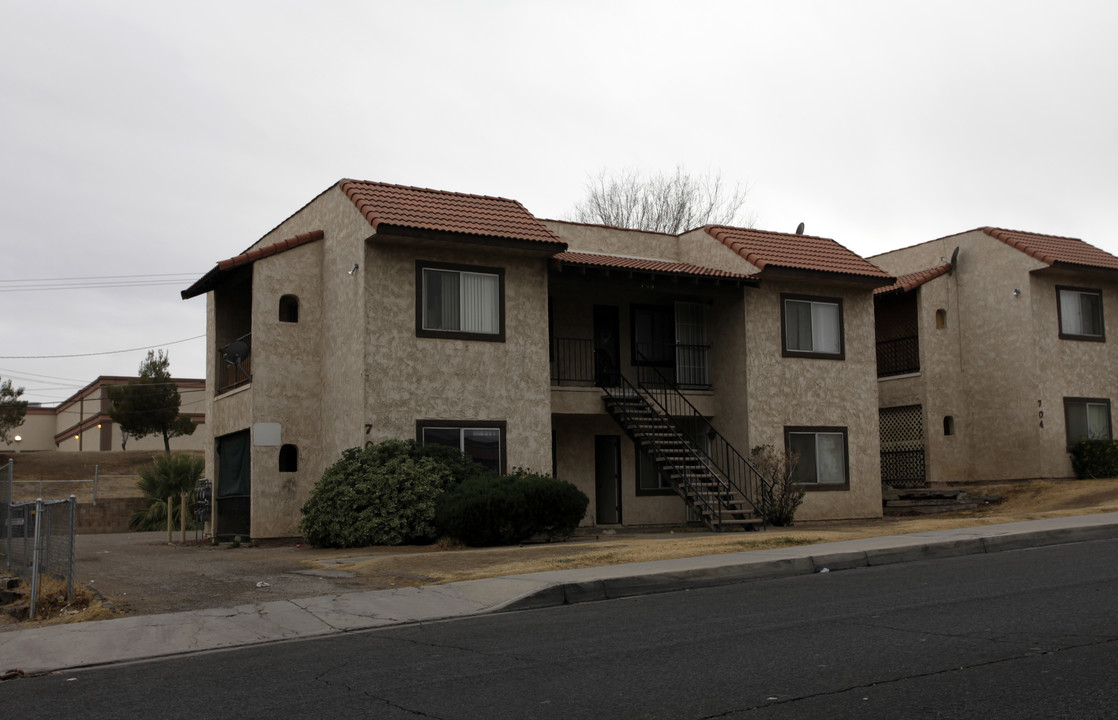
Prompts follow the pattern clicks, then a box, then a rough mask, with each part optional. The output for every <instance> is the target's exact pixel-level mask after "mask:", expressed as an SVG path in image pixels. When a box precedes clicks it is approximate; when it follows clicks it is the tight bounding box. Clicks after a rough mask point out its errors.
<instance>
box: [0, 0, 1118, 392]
mask: <svg viewBox="0 0 1118 720" xmlns="http://www.w3.org/2000/svg"><path fill="white" fill-rule="evenodd" d="M1116 16H1118V4H1115V3H1113V2H1076V1H1075V0H1071V1H1068V0H1064V1H1061V2H1058V3H1057V2H1051V3H1040V2H1027V1H1025V2H1023V1H1021V0H1016V1H1012V2H1010V1H1004V2H982V1H981V0H979V1H973V0H971V1H968V2H935V3H929V2H920V3H916V2H912V3H907V2H898V1H896V0H892V1H889V2H834V1H831V2H825V1H822V0H820V1H808V0H805V1H802V2H795V1H789V2H776V1H775V0H772V1H769V2H702V1H695V0H692V1H690V2H686V3H668V2H654V1H650V0H640V1H639V2H610V1H609V0H596V1H591V2H577V1H576V2H572V1H570V0H567V1H565V2H523V1H522V2H497V1H495V0H494V1H491V2H403V1H401V0H396V1H394V2H357V1H349V2H342V1H335V2H332V1H330V0H318V1H317V2H314V3H311V2H276V1H274V0H272V1H268V2H263V1H260V2H249V1H244V2H238V1H237V0H224V1H222V2H208V1H205V0H201V1H199V0H195V1H194V2H190V3H168V2H158V1H156V0H144V1H142V2H108V1H105V2H99V1H97V0H86V1H85V2H55V1H52V0H35V1H34V2H29V1H24V0H18V1H17V0H0V223H2V231H3V241H2V242H3V249H4V252H3V263H2V264H0V303H3V305H2V307H3V311H2V313H0V318H2V319H0V337H2V344H3V347H2V348H0V377H3V378H5V379H7V378H12V379H14V381H15V384H16V385H22V386H24V387H26V394H25V398H26V399H29V400H33V401H42V402H46V403H53V402H57V401H59V400H62V399H64V398H65V397H67V396H69V395H70V394H72V393H73V392H74V391H75V390H76V389H77V388H78V387H80V386H82V385H84V384H86V383H88V382H90V381H91V380H93V379H94V378H95V377H97V376H98V375H110V374H120V375H128V374H134V373H135V372H136V369H137V367H138V365H139V363H140V361H141V360H142V359H143V357H144V355H145V354H146V350H144V349H139V350H135V351H132V352H119V353H112V354H91V353H107V352H109V351H116V350H125V349H129V348H147V347H158V348H165V349H167V350H168V351H169V352H170V355H171V369H172V371H173V372H174V374H176V375H178V376H183V377H202V376H204V375H205V368H204V361H203V358H204V339H201V338H198V336H200V335H203V334H204V332H205V301H204V300H203V299H201V298H198V299H194V300H190V301H183V300H181V299H180V298H179V291H180V290H182V289H183V288H185V287H186V286H188V285H189V284H190V283H191V282H192V281H193V280H194V279H196V278H197V277H199V276H200V275H201V274H203V273H204V272H205V271H206V270H208V269H209V268H210V267H212V266H213V264H214V263H215V262H216V261H218V260H221V259H224V258H227V257H231V256H233V255H236V254H238V253H239V252H241V251H242V250H244V249H245V248H246V247H248V246H249V245H251V244H252V243H253V242H254V241H256V240H257V239H258V238H260V237H261V236H262V235H263V234H264V233H266V232H267V231H268V230H270V229H271V228H272V227H274V226H275V225H276V224H278V223H279V222H280V221H281V220H282V219H284V218H285V217H287V216H288V215H290V214H291V213H292V212H294V211H296V210H298V209H299V207H301V206H302V205H303V204H304V203H305V202H307V201H308V200H310V199H311V198H312V197H314V196H315V195H316V194H318V193H319V192H321V191H322V190H324V189H326V188H327V187H328V186H330V185H331V184H333V183H334V182H336V181H337V180H339V179H341V178H343V177H351V178H357V179H364V180H378V181H385V182H393V183H401V184H408V185H419V186H423V187H433V188H438V189H443V190H455V191H460V192H471V193H481V194H488V195H500V196H503V197H511V198H515V199H517V200H519V201H521V202H522V203H523V204H524V205H525V206H526V207H527V208H528V209H529V210H530V211H531V212H533V213H534V214H535V215H537V216H538V217H552V218H564V217H567V216H568V215H569V213H570V212H571V209H572V207H573V205H574V204H575V203H576V202H577V201H578V200H579V199H581V197H582V196H583V194H584V191H585V184H586V181H587V179H588V175H590V174H593V173H596V172H597V171H598V170H600V169H602V168H634V169H638V170H645V171H658V170H665V171H671V170H672V169H673V168H675V167H676V166H677V165H681V166H683V167H685V168H687V169H688V170H690V171H692V172H694V173H696V174H701V173H704V172H708V171H709V172H721V173H722V176H723V178H724V179H725V180H728V181H730V182H731V183H734V182H738V183H741V184H742V185H745V186H748V187H749V190H750V191H749V197H748V206H749V210H750V211H752V212H753V213H754V215H755V218H756V225H757V227H760V228H764V229H771V230H779V231H793V230H794V229H795V227H796V225H797V223H799V222H801V221H803V222H804V223H806V225H807V231H808V232H809V233H811V234H816V235H823V236H826V237H832V238H834V239H836V240H838V241H839V242H841V243H843V244H844V245H846V246H848V247H850V248H851V249H853V250H854V251H856V252H858V253H861V254H863V255H872V254H875V253H878V252H883V251H885V250H889V249H893V248H897V247H903V246H906V245H911V244H914V243H917V242H922V241H924V240H930V239H933V238H937V237H942V236H944V235H949V234H952V233H955V232H961V231H963V230H968V229H971V228H974V227H978V226H982V225H994V226H999V227H1006V228H1012V229H1019V230H1029V231H1035V232H1044V233H1051V234H1058V235H1068V236H1072V237H1078V238H1082V239H1083V240H1086V241H1087V242H1090V243H1092V244H1094V245H1097V246H1099V247H1101V248H1103V249H1105V250H1107V251H1109V252H1111V253H1115V254H1118V211H1116V209H1115V203H1114V199H1115V197H1118V172H1116V171H1115V165H1116V160H1118V93H1116V88H1118V77H1116V76H1118V43H1115V42H1114V40H1113V33H1114V30H1115V27H1116V22H1115V21H1116V19H1118V17H1116ZM110 276H126V277H117V278H114V279H109V280H104V279H99V280H93V281H68V282H57V280H59V279H66V278H108V277H110ZM140 282H146V283H165V284H145V285H137V284H136V283H140ZM105 284H111V285H115V287H88V285H105ZM67 285H68V286H73V285H86V287H69V288H68V289H61V288H60V287H59V286H67ZM29 286H30V287H33V288H36V289H30V290H29V289H23V288H27V287H29ZM188 338H195V339H190V340H188ZM179 341H183V342H179ZM63 355H84V357H70V358H66V357H56V356H63ZM32 356H34V357H32ZM42 356H50V357H42Z"/></svg>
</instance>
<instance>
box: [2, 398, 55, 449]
mask: <svg viewBox="0 0 1118 720" xmlns="http://www.w3.org/2000/svg"><path fill="white" fill-rule="evenodd" d="M54 428H55V415H54V409H53V408H37V407H35V408H32V407H29V408H27V413H26V414H25V415H24V416H23V424H22V425H20V426H19V427H16V428H14V429H12V430H11V431H10V432H9V433H8V437H10V438H12V439H11V441H9V442H6V443H4V442H0V450H3V451H5V452H15V451H18V452H34V451H42V450H55V449H57V448H56V446H55V444H54V433H55V429H54ZM16 435H19V436H20V438H22V439H21V440H20V441H19V442H18V443H17V442H16V441H15V436H16Z"/></svg>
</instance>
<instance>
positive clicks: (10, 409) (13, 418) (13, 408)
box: [0, 380, 27, 442]
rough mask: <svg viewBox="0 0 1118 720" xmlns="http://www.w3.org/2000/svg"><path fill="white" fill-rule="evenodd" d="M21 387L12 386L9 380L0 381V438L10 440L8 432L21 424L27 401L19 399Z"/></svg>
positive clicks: (21, 393) (5, 440)
mask: <svg viewBox="0 0 1118 720" xmlns="http://www.w3.org/2000/svg"><path fill="white" fill-rule="evenodd" d="M21 395H23V388H13V387H12V381H11V380H5V381H4V382H2V383H0V440H3V441H4V442H10V438H9V437H8V433H9V432H11V431H12V430H14V429H15V428H17V427H19V426H20V425H22V424H23V418H24V416H25V415H26V414H27V401H26V400H20V399H19V398H20V396H21Z"/></svg>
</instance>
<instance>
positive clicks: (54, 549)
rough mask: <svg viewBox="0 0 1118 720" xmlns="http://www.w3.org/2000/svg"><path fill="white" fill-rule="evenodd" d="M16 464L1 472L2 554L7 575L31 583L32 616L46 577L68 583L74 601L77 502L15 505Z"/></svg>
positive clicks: (69, 598)
mask: <svg viewBox="0 0 1118 720" xmlns="http://www.w3.org/2000/svg"><path fill="white" fill-rule="evenodd" d="M13 484H14V483H13V481H12V461H11V460H9V461H8V464H7V466H5V467H4V469H3V471H0V520H2V521H3V528H4V535H3V536H0V554H2V555H3V558H2V559H3V563H2V564H0V567H3V568H4V570H5V571H6V572H9V573H14V574H15V575H17V576H19V577H22V578H24V579H25V580H30V581H31V609H30V616H31V617H32V618H34V617H35V604H36V603H37V602H38V600H39V595H40V592H41V590H42V582H41V580H42V577H43V576H44V575H53V576H54V577H56V578H59V579H61V580H63V581H65V583H66V599H67V600H73V598H74V524H75V521H76V519H77V498H76V497H75V496H73V495H71V496H70V497H69V498H67V499H65V500H43V499H42V498H40V499H38V500H34V501H30V502H12V485H13Z"/></svg>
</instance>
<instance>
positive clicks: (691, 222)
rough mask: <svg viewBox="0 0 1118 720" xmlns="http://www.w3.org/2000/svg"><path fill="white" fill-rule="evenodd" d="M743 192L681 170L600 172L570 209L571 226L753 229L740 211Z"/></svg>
mask: <svg viewBox="0 0 1118 720" xmlns="http://www.w3.org/2000/svg"><path fill="white" fill-rule="evenodd" d="M745 197H746V190H745V189H744V188H742V187H741V186H739V185H734V187H733V188H732V189H730V188H728V187H727V186H726V184H725V183H724V182H723V180H722V175H721V173H717V174H714V175H710V174H706V175H702V176H699V177H695V176H692V175H690V174H689V173H687V172H686V171H685V170H684V169H683V168H682V167H676V169H675V172H673V173H672V174H670V175H665V174H663V173H656V174H653V175H648V176H644V175H642V174H641V173H639V172H637V171H636V170H632V169H625V170H620V171H614V172H607V171H606V170H601V171H599V172H598V174H597V175H596V176H594V177H591V178H590V179H589V180H588V181H587V183H586V199H585V200H583V201H582V202H580V203H579V204H577V205H575V208H574V213H573V218H572V219H573V220H575V221H576V222H585V223H595V224H601V225H614V226H617V227H623V228H632V229H635V230H652V231H655V232H664V233H672V234H678V233H681V232H684V231H687V230H691V229H693V228H696V227H699V226H702V225H735V226H738V227H752V226H753V218H752V216H751V215H749V214H746V213H745V212H744V211H743V207H744V206H745Z"/></svg>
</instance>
